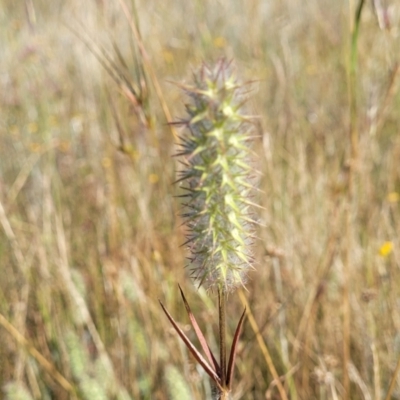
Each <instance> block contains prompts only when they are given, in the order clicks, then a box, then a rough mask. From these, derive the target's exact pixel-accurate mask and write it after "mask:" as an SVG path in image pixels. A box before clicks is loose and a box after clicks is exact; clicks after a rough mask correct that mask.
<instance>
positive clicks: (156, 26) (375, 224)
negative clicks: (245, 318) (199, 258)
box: [0, 0, 400, 400]
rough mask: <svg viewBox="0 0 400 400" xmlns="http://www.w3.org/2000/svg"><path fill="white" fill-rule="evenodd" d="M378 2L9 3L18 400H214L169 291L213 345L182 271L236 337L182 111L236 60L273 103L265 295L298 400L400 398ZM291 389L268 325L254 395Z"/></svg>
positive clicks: (201, 304) (393, 216)
mask: <svg viewBox="0 0 400 400" xmlns="http://www.w3.org/2000/svg"><path fill="white" fill-rule="evenodd" d="M125 1H126V3H125ZM358 6H359V3H358V2H356V1H351V0H350V1H342V2H339V1H338V2H335V1H334V2H333V1H327V0H309V1H306V2H304V1H300V0H280V1H269V2H266V1H261V0H249V1H238V0H232V1H226V0H225V1H224V0H220V1H209V0H202V1H200V0H193V1H183V0H180V1H179V0H175V1H172V0H165V1H152V0H132V1H130V2H129V1H128V0H120V1H101V0H97V1H86V2H82V1H78V0H68V1H60V0H53V1H51V2H49V1H45V0H25V1H10V0H0V273H1V275H0V276H1V278H0V343H1V346H0V398H4V399H10V400H11V399H21V400H25V399H87V400H92V399H118V400H128V399H154V400H158V399H159V400H162V399H173V400H174V399H176V400H179V399H204V398H209V396H210V383H209V381H208V379H207V377H206V375H205V373H204V372H203V371H202V370H201V368H200V367H198V366H197V365H196V363H195V361H194V359H193V358H192V357H191V356H190V355H189V354H188V351H187V350H186V348H185V347H184V345H182V343H181V342H180V341H179V339H178V337H177V335H176V334H175V333H174V331H173V329H172V328H171V326H170V325H169V323H168V321H167V319H166V317H165V316H164V315H163V313H162V310H161V308H160V306H159V303H158V299H161V300H162V302H163V303H164V304H165V305H166V307H167V308H168V310H169V311H170V312H171V314H172V315H173V316H174V317H175V318H176V319H177V320H178V321H179V322H180V324H181V326H182V327H183V329H184V330H185V331H186V333H187V334H188V335H189V337H190V338H192V339H193V340H195V339H194V336H193V331H192V330H190V329H189V320H188V318H187V315H186V314H185V310H184V306H183V304H182V301H181V299H180V296H179V290H178V286H177V285H178V283H179V284H180V285H181V286H182V288H183V290H184V292H185V294H186V297H187V298H188V301H189V303H190V305H191V307H192V310H193V311H194V313H195V315H196V317H197V319H198V321H199V323H200V325H201V327H202V329H203V331H204V332H205V335H206V337H207V339H208V341H209V343H210V346H211V348H212V350H213V351H214V352H215V353H218V347H217V342H218V340H217V321H218V320H217V309H216V299H215V297H216V296H215V294H214V293H207V292H205V291H204V290H203V289H200V290H198V289H197V288H196V287H194V285H193V283H192V282H191V280H190V277H189V272H190V271H189V268H184V267H185V266H186V265H187V261H186V259H185V256H186V255H187V254H186V253H185V248H182V247H180V245H181V244H182V243H183V242H184V228H183V227H182V226H181V220H180V217H179V201H178V199H175V198H174V197H173V196H174V195H176V194H177V187H176V186H174V185H173V184H172V182H173V181H174V180H175V179H176V170H177V168H178V165H177V160H176V159H174V158H172V155H173V154H174V153H175V152H176V142H177V139H176V134H179V133H181V132H180V131H179V130H176V129H174V128H173V127H171V126H170V125H168V122H170V121H172V120H174V119H177V118H179V117H183V116H185V111H184V104H185V101H187V99H185V97H184V94H183V93H182V91H181V89H180V88H179V86H177V85H176V83H188V82H190V79H191V77H192V71H193V70H195V69H197V68H198V67H199V66H200V65H201V63H202V62H207V63H210V64H212V63H213V62H215V61H216V60H218V58H220V57H226V58H227V59H233V60H234V65H235V69H236V71H237V74H238V76H239V78H240V80H241V81H243V82H247V81H253V83H252V85H251V90H250V91H249V100H248V102H247V104H246V106H245V108H246V112H247V113H249V114H252V115H257V116H259V118H258V119H257V120H256V122H255V133H256V134H257V135H258V136H259V137H258V138H257V139H256V140H255V144H254V148H255V151H256V152H257V154H258V160H257V162H256V164H257V168H258V169H259V170H260V172H261V174H262V175H261V180H260V188H261V190H262V192H261V193H259V194H257V196H256V199H255V201H256V202H258V203H259V204H260V205H262V206H263V207H264V208H263V209H262V210H261V211H258V212H257V218H258V219H259V221H260V227H259V228H258V230H257V235H258V237H259V240H258V242H257V244H256V248H255V255H256V260H257V263H256V265H255V270H254V271H253V272H251V274H250V277H249V282H248V285H247V291H244V294H245V297H246V298H247V301H248V303H249V305H250V310H251V312H252V314H253V315H254V318H255V320H256V322H257V325H258V327H259V329H260V332H261V335H262V338H263V341H264V342H265V344H266V346H267V348H268V350H269V353H270V355H271V357H272V361H273V364H274V367H275V369H276V371H277V374H278V375H279V376H280V377H281V383H282V385H283V387H284V390H285V393H286V395H287V398H290V399H341V398H351V399H365V400H369V399H376V400H380V399H382V400H384V399H400V378H398V379H397V381H396V374H397V372H398V368H399V357H400V247H399V246H400V240H399V227H400V226H399V223H400V215H399V211H400V165H399V160H400V135H399V133H400V119H399V109H400V95H399V75H400V71H399V55H400V51H399V50H400V46H399V45H400V36H399V35H400V32H399V26H400V4H399V3H398V2H397V1H394V0H388V1H384V0H382V1H374V2H373V1H368V2H365V4H364V7H363V9H362V13H361V19H360V20H359V38H358V41H353V47H352V33H354V30H355V28H356V26H357V19H356V18H355V15H356V10H357V7H358ZM353 38H354V35H353ZM352 48H353V50H352ZM354 50H355V51H354ZM352 54H353V56H354V54H357V56H358V60H355V59H354V58H353V61H351V60H352ZM355 66H357V68H353V67H355ZM350 132H353V135H352V136H351V135H350ZM351 137H353V138H356V137H358V140H357V141H353V143H352V142H351ZM349 176H350V178H349ZM349 188H350V189H349ZM242 309H243V305H242V303H241V301H240V299H239V297H238V294H237V293H233V294H231V295H230V296H229V304H228V321H229V322H228V333H229V335H230V339H229V340H228V342H230V340H231V338H232V335H233V332H234V329H235V326H236V324H237V321H238V319H239V317H240V314H241V312H242ZM346 321H348V322H346ZM195 342H196V341H195ZM196 343H197V342H196ZM346 349H347V353H346ZM346 354H347V355H346ZM396 368H397V369H396ZM280 398H281V395H280V394H279V391H278V389H277V384H276V381H275V382H274V381H273V376H272V373H271V368H270V367H269V366H268V363H267V361H266V358H265V355H263V352H262V351H261V350H260V347H259V342H258V341H257V340H256V335H255V330H254V328H253V327H252V326H251V325H250V324H249V323H248V322H246V324H245V327H244V331H243V335H242V339H241V342H240V345H239V349H238V356H237V367H236V370H235V381H234V392H233V399H235V400H236V399H280Z"/></svg>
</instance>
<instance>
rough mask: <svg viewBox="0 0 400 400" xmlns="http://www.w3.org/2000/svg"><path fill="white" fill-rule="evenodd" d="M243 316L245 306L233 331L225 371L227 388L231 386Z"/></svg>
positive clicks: (244, 314)
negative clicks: (233, 334) (226, 369)
mask: <svg viewBox="0 0 400 400" xmlns="http://www.w3.org/2000/svg"><path fill="white" fill-rule="evenodd" d="M245 316H246V308H245V309H244V311H243V314H242V316H241V317H240V320H239V323H238V326H237V328H236V331H235V336H234V337H233V342H232V348H231V354H230V355H229V363H228V371H227V373H226V385H227V387H228V388H230V387H231V383H232V378H233V370H234V368H235V359H236V351H237V345H238V343H239V337H240V333H241V330H242V327H243V323H244V318H245Z"/></svg>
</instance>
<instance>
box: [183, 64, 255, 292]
mask: <svg viewBox="0 0 400 400" xmlns="http://www.w3.org/2000/svg"><path fill="white" fill-rule="evenodd" d="M185 91H186V93H187V95H188V96H189V98H190V100H191V101H190V104H188V105H187V106H186V110H187V113H188V117H187V118H186V119H184V120H182V121H181V122H180V124H182V125H183V126H185V128H186V129H185V132H184V134H183V135H182V137H181V141H180V146H181V147H182V151H181V152H180V153H179V154H178V155H179V156H181V157H182V162H183V165H184V168H183V170H182V171H181V172H180V174H181V176H180V179H179V180H178V182H181V183H182V186H183V189H184V190H185V194H184V195H183V196H182V197H183V198H185V201H184V203H183V209H184V212H183V214H182V215H183V217H184V219H185V223H186V226H187V228H188V233H187V242H186V244H187V245H188V246H189V249H190V252H191V257H190V260H191V262H192V267H193V268H192V272H193V277H194V279H195V280H196V281H197V282H198V283H199V285H202V284H205V285H206V286H207V287H208V288H214V287H218V288H219V289H223V290H230V289H232V288H234V287H237V286H238V285H242V284H244V283H245V281H246V272H247V271H248V269H249V268H250V267H251V264H252V253H251V243H252V226H253V221H252V218H251V207H252V203H251V201H250V193H251V191H252V189H253V185H252V183H251V182H252V171H253V170H252V167H251V166H250V165H249V160H250V155H251V151H250V147H249V141H250V136H251V131H252V125H251V123H250V119H249V118H248V117H246V116H244V115H243V114H241V112H240V107H241V105H242V102H243V90H242V87H241V86H240V85H238V83H237V81H236V79H235V77H234V75H233V74H232V70H231V66H230V64H229V63H227V62H226V61H224V60H221V61H219V62H218V63H217V64H216V65H215V67H212V68H211V67H208V66H205V65H204V66H203V67H202V68H201V69H200V70H199V71H198V72H197V73H195V75H194V86H192V87H185Z"/></svg>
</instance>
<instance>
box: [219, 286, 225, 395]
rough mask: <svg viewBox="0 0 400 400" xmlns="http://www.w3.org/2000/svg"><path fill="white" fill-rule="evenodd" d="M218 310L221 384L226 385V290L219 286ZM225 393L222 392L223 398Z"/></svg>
mask: <svg viewBox="0 0 400 400" xmlns="http://www.w3.org/2000/svg"><path fill="white" fill-rule="evenodd" d="M218 311H219V346H220V348H219V356H220V366H221V375H220V376H221V386H222V387H223V388H225V387H226V291H225V289H224V288H221V287H219V288H218ZM223 398H224V394H223V393H222V394H221V399H223Z"/></svg>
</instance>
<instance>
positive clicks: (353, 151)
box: [343, 0, 365, 400]
mask: <svg viewBox="0 0 400 400" xmlns="http://www.w3.org/2000/svg"><path fill="white" fill-rule="evenodd" d="M364 2H365V1H364V0H359V3H358V7H357V10H356V13H355V17H354V25H353V27H352V31H351V49H350V68H349V77H348V79H349V84H348V88H349V89H348V90H349V104H350V127H349V142H350V163H349V172H348V182H347V196H346V206H345V213H346V218H345V221H346V222H345V223H346V226H345V232H346V233H345V235H346V240H347V246H346V250H345V255H344V288H343V289H344V290H343V387H344V397H343V398H344V400H347V399H349V398H351V392H350V389H351V388H350V378H349V373H348V365H349V363H350V359H351V354H350V325H351V323H350V321H351V307H350V293H349V290H350V289H349V288H350V286H351V282H350V264H351V255H350V253H351V249H352V246H351V243H352V223H353V215H352V213H353V203H354V172H355V167H356V162H357V157H358V129H357V119H358V118H357V117H358V110H357V81H356V78H357V50H358V36H359V30H360V21H361V13H362V9H363V6H364Z"/></svg>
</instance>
